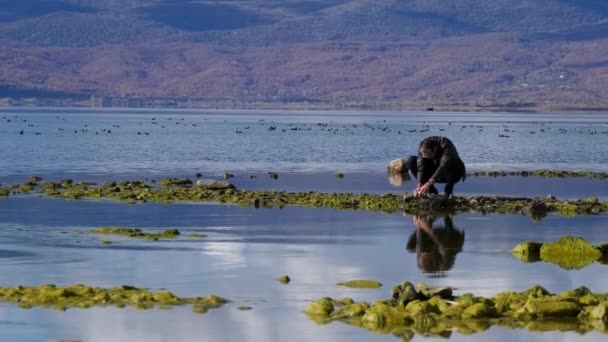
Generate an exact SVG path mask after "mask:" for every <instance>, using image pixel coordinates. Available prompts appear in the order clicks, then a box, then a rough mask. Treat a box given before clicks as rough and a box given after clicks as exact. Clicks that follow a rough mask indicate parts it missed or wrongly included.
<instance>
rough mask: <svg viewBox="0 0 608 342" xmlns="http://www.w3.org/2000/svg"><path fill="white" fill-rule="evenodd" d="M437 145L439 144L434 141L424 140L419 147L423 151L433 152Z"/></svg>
mask: <svg viewBox="0 0 608 342" xmlns="http://www.w3.org/2000/svg"><path fill="white" fill-rule="evenodd" d="M437 145H439V143H438V142H437V141H435V140H430V139H424V140H423V141H422V145H421V147H422V148H424V149H429V150H434V149H435V147H437Z"/></svg>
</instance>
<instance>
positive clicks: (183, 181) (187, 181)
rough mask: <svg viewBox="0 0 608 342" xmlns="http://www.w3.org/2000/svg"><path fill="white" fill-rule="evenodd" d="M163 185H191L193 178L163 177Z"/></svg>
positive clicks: (161, 183) (161, 182) (161, 184)
mask: <svg viewBox="0 0 608 342" xmlns="http://www.w3.org/2000/svg"><path fill="white" fill-rule="evenodd" d="M159 184H160V186H162V187H172V186H190V185H192V180H190V179H189V178H181V179H177V178H163V179H161V181H160V182H159Z"/></svg>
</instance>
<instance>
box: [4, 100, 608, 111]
mask: <svg viewBox="0 0 608 342" xmlns="http://www.w3.org/2000/svg"><path fill="white" fill-rule="evenodd" d="M85 102H88V101H76V102H65V100H60V101H55V100H40V101H30V102H21V101H19V102H16V103H10V104H9V103H5V104H2V103H0V112H2V113H4V112H7V111H21V112H23V111H39V110H57V109H62V110H70V111H73V110H84V111H98V112H106V111H110V112H114V111H128V112H138V111H141V112H149V111H154V110H158V109H162V110H175V111H176V112H181V111H184V112H197V111H221V110H234V111H264V110H289V111H331V112H429V113H433V112H454V113H459V112H469V113H482V112H490V113H501V112H504V113H549V112H560V113H576V112H608V104H606V105H559V104H555V105H551V104H545V105H532V104H530V105H500V104H495V105H454V104H437V105H424V104H418V105H417V104H398V103H386V104H383V103H379V104H374V105H362V104H354V103H353V104H350V103H345V104H332V103H274V102H260V103H253V102H232V101H230V102H205V103H198V104H194V105H193V104H188V103H180V102H177V103H175V102H166V101H164V100H163V101H159V102H139V101H138V102H137V104H136V105H130V104H128V103H125V105H122V106H120V105H119V106H91V105H89V104H88V103H85Z"/></svg>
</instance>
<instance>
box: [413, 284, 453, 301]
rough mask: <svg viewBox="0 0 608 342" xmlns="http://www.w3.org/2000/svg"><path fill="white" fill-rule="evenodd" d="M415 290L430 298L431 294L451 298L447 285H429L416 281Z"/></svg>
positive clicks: (450, 291)
mask: <svg viewBox="0 0 608 342" xmlns="http://www.w3.org/2000/svg"><path fill="white" fill-rule="evenodd" d="M416 290H418V293H419V294H421V295H423V296H425V297H426V298H431V297H433V296H439V297H441V298H452V288H451V287H447V286H429V285H426V284H423V283H418V284H416Z"/></svg>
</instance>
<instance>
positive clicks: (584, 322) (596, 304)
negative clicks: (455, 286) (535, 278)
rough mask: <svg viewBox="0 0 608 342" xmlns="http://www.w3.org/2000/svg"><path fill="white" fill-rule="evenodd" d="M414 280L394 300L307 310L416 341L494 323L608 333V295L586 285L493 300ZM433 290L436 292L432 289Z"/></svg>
mask: <svg viewBox="0 0 608 342" xmlns="http://www.w3.org/2000/svg"><path fill="white" fill-rule="evenodd" d="M417 287H418V288H417V289H414V287H413V285H412V284H411V283H409V282H403V283H401V284H399V285H397V286H395V287H394V288H393V291H392V292H393V293H392V298H390V299H384V300H378V301H376V302H374V303H367V302H353V301H352V299H350V300H344V299H341V300H334V299H331V298H329V297H324V298H321V299H320V300H318V301H315V302H313V303H311V304H310V305H309V306H308V307H307V308H306V310H305V312H306V313H307V314H308V316H309V317H310V318H311V319H312V320H313V321H315V322H317V323H319V324H327V323H330V322H333V321H340V322H343V323H346V324H349V325H352V326H354V327H358V328H363V329H367V330H370V331H374V332H378V333H384V334H387V333H390V334H393V335H395V336H397V337H402V338H404V339H405V338H407V339H411V338H412V337H414V336H415V335H422V336H443V337H446V336H447V337H449V334H450V333H451V332H452V331H458V332H460V333H461V334H473V333H478V332H482V331H485V330H487V329H489V328H490V327H491V326H501V327H506V328H510V329H528V330H530V331H580V332H586V331H592V330H598V331H601V332H605V333H608V329H607V326H608V324H606V322H607V319H608V295H607V294H594V293H591V292H590V291H589V290H588V289H586V288H578V289H574V290H570V291H565V292H564V293H562V294H560V295H556V294H551V293H549V292H548V291H547V290H546V289H544V288H543V287H541V286H534V287H532V288H530V289H528V290H526V291H522V292H513V291H510V292H502V293H499V294H497V295H495V296H494V297H492V298H484V297H477V296H474V295H473V294H463V295H460V296H457V297H454V296H453V295H452V294H451V293H450V292H447V291H443V292H437V295H434V296H432V297H428V296H426V295H425V294H424V293H422V292H421V291H420V290H419V289H421V288H425V287H426V288H432V287H428V286H426V285H424V284H419V285H418V286H417ZM427 294H430V293H427Z"/></svg>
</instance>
